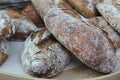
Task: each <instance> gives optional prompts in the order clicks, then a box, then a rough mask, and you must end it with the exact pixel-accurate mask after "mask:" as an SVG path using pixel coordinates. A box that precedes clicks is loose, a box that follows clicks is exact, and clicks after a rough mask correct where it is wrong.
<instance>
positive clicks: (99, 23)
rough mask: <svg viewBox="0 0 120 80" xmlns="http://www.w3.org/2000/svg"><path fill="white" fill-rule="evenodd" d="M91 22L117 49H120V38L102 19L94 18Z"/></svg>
mask: <svg viewBox="0 0 120 80" xmlns="http://www.w3.org/2000/svg"><path fill="white" fill-rule="evenodd" d="M89 20H90V22H92V23H93V24H94V25H95V26H97V27H98V28H100V29H101V30H102V31H104V32H105V33H106V34H107V36H108V38H109V39H110V40H111V41H112V42H113V44H114V46H115V48H116V49H118V48H120V36H119V35H118V33H117V32H116V31H115V30H114V29H113V28H112V27H111V26H110V25H109V24H108V23H107V22H106V21H105V20H104V19H103V18H102V17H94V18H90V19H89Z"/></svg>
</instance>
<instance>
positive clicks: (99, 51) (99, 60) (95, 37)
mask: <svg viewBox="0 0 120 80" xmlns="http://www.w3.org/2000/svg"><path fill="white" fill-rule="evenodd" d="M65 12H66V11H65V10H64V9H63V10H62V9H59V8H53V9H51V10H49V12H48V13H47V15H46V16H45V19H44V21H45V25H46V27H47V28H48V30H49V31H50V32H51V33H52V34H53V35H54V36H55V37H56V39H57V40H58V41H60V42H61V43H62V44H63V45H64V46H65V47H66V48H67V49H68V50H70V51H71V52H72V53H73V54H74V55H76V56H77V57H78V58H79V59H80V60H81V61H82V62H83V63H85V64H86V65H88V66H89V67H91V68H93V69H95V70H98V71H100V72H103V73H111V72H114V71H115V70H116V65H117V58H116V53H115V49H114V47H113V45H112V44H111V43H110V42H109V40H108V38H106V36H105V35H104V34H103V32H102V31H101V30H100V29H99V28H97V27H96V26H94V25H92V24H90V23H87V24H86V22H87V21H86V22H84V20H83V21H82V20H80V19H77V18H75V17H73V16H72V15H71V14H68V13H65Z"/></svg>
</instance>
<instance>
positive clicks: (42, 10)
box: [31, 0, 71, 19]
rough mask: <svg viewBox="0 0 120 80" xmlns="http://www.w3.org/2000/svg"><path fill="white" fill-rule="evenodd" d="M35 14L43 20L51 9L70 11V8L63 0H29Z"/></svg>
mask: <svg viewBox="0 0 120 80" xmlns="http://www.w3.org/2000/svg"><path fill="white" fill-rule="evenodd" d="M31 1H32V3H33V4H34V7H35V8H36V10H37V12H38V13H39V14H40V16H41V17H42V18H43V19H44V17H45V15H46V14H47V12H48V10H49V9H51V8H54V7H56V8H62V9H71V6H70V5H69V4H68V3H66V1H64V0H31Z"/></svg>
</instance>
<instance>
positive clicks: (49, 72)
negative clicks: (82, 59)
mask: <svg viewBox="0 0 120 80" xmlns="http://www.w3.org/2000/svg"><path fill="white" fill-rule="evenodd" d="M21 61H22V65H23V68H24V70H25V71H26V72H27V73H28V74H30V75H33V76H36V77H46V78H47V77H52V76H55V75H57V74H58V73H60V72H61V71H62V70H63V69H64V68H65V66H66V65H67V64H68V63H69V62H70V54H69V51H67V50H66V49H65V48H64V47H63V46H61V45H60V44H59V43H58V42H57V41H56V40H55V39H54V38H53V37H52V36H51V34H50V33H49V32H48V30H46V28H44V29H41V30H38V31H36V32H34V33H32V34H31V35H30V36H29V37H28V38H27V40H26V41H25V47H24V51H23V53H22V56H21Z"/></svg>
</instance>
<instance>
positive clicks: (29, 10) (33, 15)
mask: <svg viewBox="0 0 120 80" xmlns="http://www.w3.org/2000/svg"><path fill="white" fill-rule="evenodd" d="M22 13H23V14H25V15H26V16H27V17H29V18H30V19H31V20H32V21H33V23H34V24H35V25H37V26H38V27H44V22H43V20H42V18H41V17H40V16H39V15H38V13H37V12H36V10H35V8H34V6H33V5H32V4H29V5H27V6H26V8H24V10H23V11H22Z"/></svg>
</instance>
